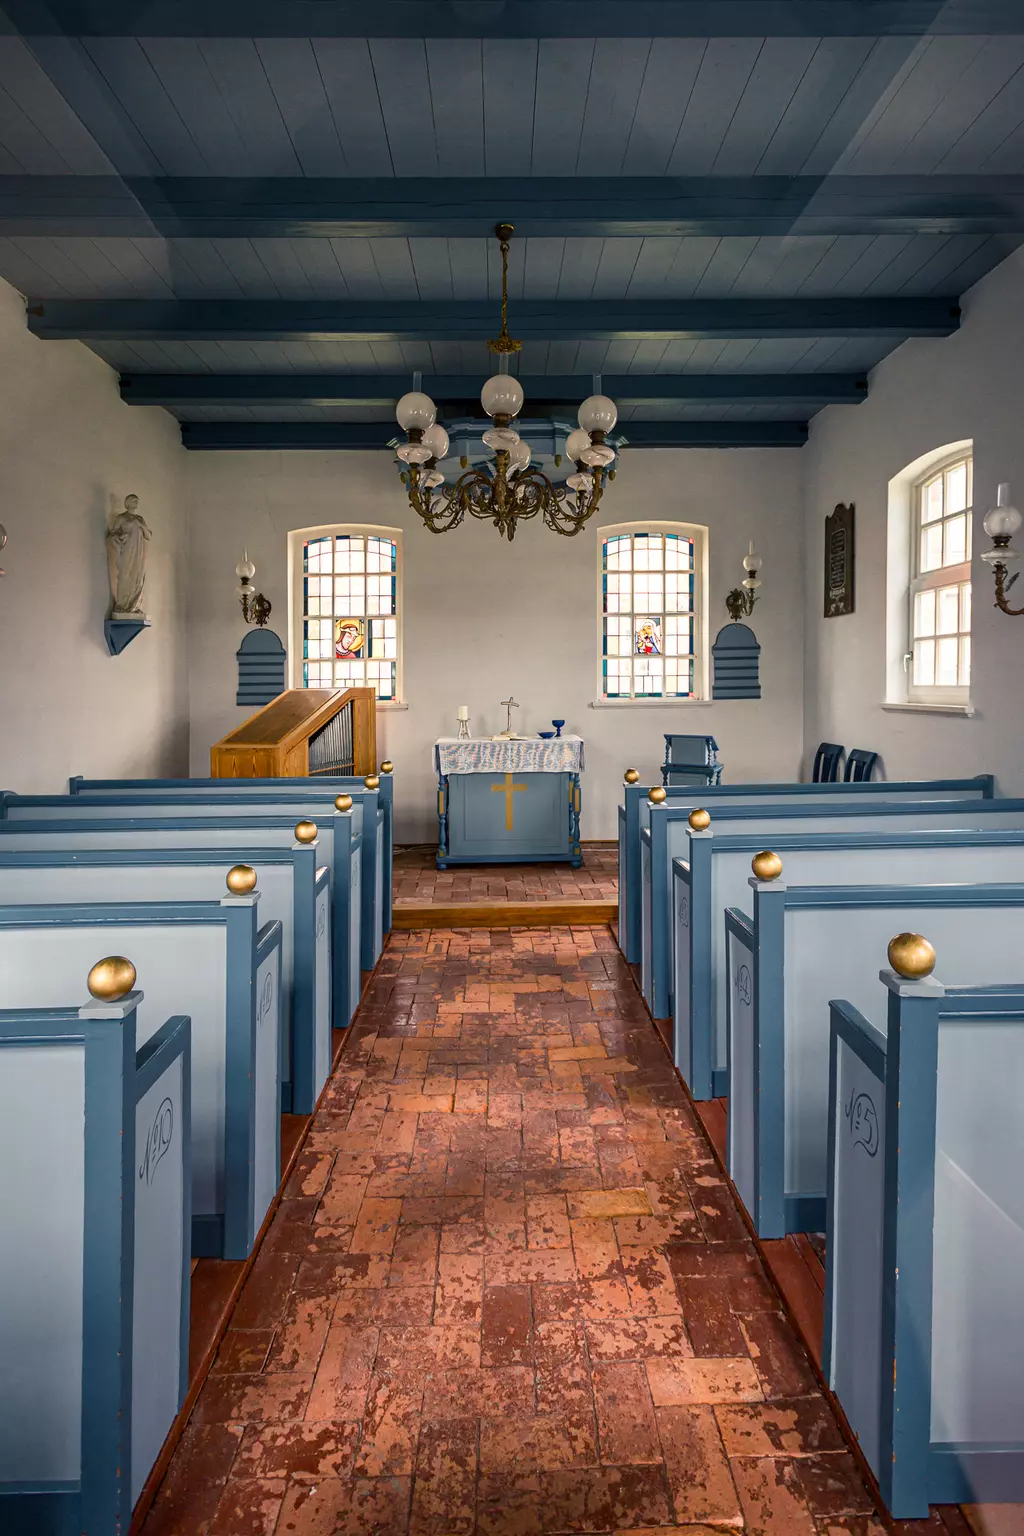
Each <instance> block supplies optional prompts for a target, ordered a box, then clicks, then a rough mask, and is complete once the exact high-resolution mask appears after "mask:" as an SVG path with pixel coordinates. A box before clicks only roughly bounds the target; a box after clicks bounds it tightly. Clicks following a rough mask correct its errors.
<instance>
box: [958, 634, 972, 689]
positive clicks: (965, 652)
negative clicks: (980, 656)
mask: <svg viewBox="0 0 1024 1536" xmlns="http://www.w3.org/2000/svg"><path fill="white" fill-rule="evenodd" d="M960 686H961V688H969V687H970V686H971V637H970V635H961V636H960Z"/></svg>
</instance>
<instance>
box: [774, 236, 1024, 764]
mask: <svg viewBox="0 0 1024 1536" xmlns="http://www.w3.org/2000/svg"><path fill="white" fill-rule="evenodd" d="M961 305H962V309H963V319H962V324H961V328H960V330H959V331H958V332H957V333H956V334H954V335H953V336H949V337H946V338H941V339H922V340H915V341H909V342H906V343H905V344H904V345H903V346H902V347H900V348H899V349H898V350H897V351H896V352H894V353H892V354H891V355H890V356H889V357H888V358H886V359H885V360H884V361H883V362H882V363H880V364H879V365H878V367H877V368H876V369H874V371H873V372H872V374H871V377H870V388H869V392H868V398H867V400H866V401H865V402H864V403H863V404H861V405H858V406H857V407H855V408H853V407H842V406H831V407H829V408H828V409H827V410H825V411H822V412H821V413H820V414H819V415H818V416H816V417H815V418H814V420H813V421H812V423H811V433H810V441H809V443H808V445H807V447H806V448H805V449H804V450H803V458H804V486H805V518H806V525H805V526H806V540H805V559H806V570H807V588H806V623H805V634H806V661H805V673H804V676H805V742H806V756H807V759H808V760H809V757H810V755H811V754H813V751H814V748H815V745H816V744H817V742H818V741H820V740H828V741H839V742H842V743H843V744H844V745H845V746H847V747H851V746H858V747H868V748H874V749H876V750H878V751H880V752H881V753H882V756H883V761H884V769H885V772H886V775H887V777H889V778H916V777H921V776H929V775H934V774H936V773H942V774H951V775H952V774H957V775H959V774H969V773H977V772H980V771H990V772H993V773H995V774H996V775H997V776H998V779H999V785H1000V788H1001V789H1002V791H1003V792H1004V793H1007V794H1014V793H1016V794H1020V793H1024V710H1022V707H1021V705H1022V696H1024V670H1022V665H1021V662H1022V657H1024V619H1012V618H1008V617H1007V616H1006V615H1004V614H1001V613H999V612H997V611H996V609H995V608H994V607H993V606H992V576H991V573H990V571H989V569H988V568H987V567H986V566H985V564H984V563H983V562H982V561H981V560H980V559H979V554H980V552H981V550H983V549H985V548H987V547H988V543H989V541H988V540H987V539H986V537H985V534H984V531H983V529H982V526H981V522H982V518H983V517H984V515H985V511H986V510H987V508H988V507H990V506H991V505H992V504H993V503H994V501H995V495H996V485H997V483H998V482H999V481H1000V480H1008V481H1009V482H1010V486H1011V491H1012V493H1013V498H1014V500H1015V502H1016V504H1017V505H1020V504H1021V502H1022V500H1024V430H1022V416H1021V410H1022V402H1024V252H1021V251H1018V252H1016V253H1015V254H1014V255H1012V256H1010V257H1009V258H1008V259H1007V260H1006V261H1005V262H1003V263H1002V264H1001V265H1000V266H999V267H997V268H996V269H995V270H994V271H993V272H991V273H989V275H988V276H987V277H985V278H983V279H982V281H981V282H980V283H978V284H977V285H976V286H975V287H974V288H972V289H971V290H970V291H969V292H968V293H967V294H966V295H965V296H964V298H963V299H962V301H961ZM964 439H972V440H973V443H974V565H973V572H972V581H973V587H974V605H973V678H972V686H971V695H972V707H973V709H974V713H973V715H971V716H964V715H949V714H945V715H944V714H936V713H929V712H926V711H916V712H910V711H895V710H886V709H884V708H883V702H884V700H885V698H886V684H887V677H886V670H887V651H886V557H887V510H888V498H889V482H890V481H892V480H895V479H896V478H897V477H898V476H900V475H901V474H902V472H903V471H904V470H905V469H906V468H907V466H908V465H910V464H912V463H913V462H914V461H915V460H918V459H920V458H922V457H923V456H924V455H927V454H930V453H932V452H933V451H934V450H936V449H938V448H940V447H942V446H944V445H947V444H951V443H956V442H959V441H962V440H964ZM851 501H852V502H854V503H855V504H856V508H857V512H856V609H855V612H854V613H853V614H851V615H848V616H846V617H843V618H837V619H825V618H823V617H822V566H823V560H824V527H825V517H826V515H827V514H828V513H829V512H831V511H832V508H833V507H834V506H835V505H836V503H837V502H851ZM1018 542H1019V541H1018ZM1022 585H1024V583H1018V588H1019V587H1020V586H1022ZM1011 601H1012V602H1013V603H1014V604H1015V606H1021V605H1022V604H1024V594H1019V592H1018V589H1017V588H1015V589H1014V592H1013V593H1012V594H1011ZM889 686H890V694H891V689H892V686H893V668H892V666H891V664H890V671H889ZM808 766H809V762H808V761H805V764H804V769H805V773H806V770H807V767H808Z"/></svg>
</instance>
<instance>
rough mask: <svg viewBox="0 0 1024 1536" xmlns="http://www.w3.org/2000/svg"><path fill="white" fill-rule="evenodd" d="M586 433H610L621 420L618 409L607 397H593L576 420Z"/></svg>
mask: <svg viewBox="0 0 1024 1536" xmlns="http://www.w3.org/2000/svg"><path fill="white" fill-rule="evenodd" d="M576 419H577V421H578V422H579V424H580V426H581V427H582V428H583V430H584V431H585V432H610V431H611V430H612V428H613V427H614V425H615V423H616V422H617V421H618V419H619V411H618V407H617V405H616V404H615V401H614V400H609V398H608V396H607V395H591V396H590V397H589V398H588V399H586V400H584V402H583V404H582V405H581V406H580V410H579V415H578V417H577V418H576Z"/></svg>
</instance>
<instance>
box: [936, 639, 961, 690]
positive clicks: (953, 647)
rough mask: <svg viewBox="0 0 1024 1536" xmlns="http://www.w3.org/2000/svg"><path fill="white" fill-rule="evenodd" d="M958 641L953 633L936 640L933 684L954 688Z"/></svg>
mask: <svg viewBox="0 0 1024 1536" xmlns="http://www.w3.org/2000/svg"><path fill="white" fill-rule="evenodd" d="M959 662H960V643H959V641H958V640H957V638H956V636H955V635H950V636H949V637H948V638H946V639H942V640H939V641H937V642H936V660H935V685H936V687H938V688H955V687H956V685H957V677H958V675H959Z"/></svg>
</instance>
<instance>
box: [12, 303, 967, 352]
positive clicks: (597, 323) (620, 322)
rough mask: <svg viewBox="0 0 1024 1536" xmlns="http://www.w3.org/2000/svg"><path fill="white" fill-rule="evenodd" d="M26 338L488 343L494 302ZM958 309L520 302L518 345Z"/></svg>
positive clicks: (920, 322) (781, 330)
mask: <svg viewBox="0 0 1024 1536" xmlns="http://www.w3.org/2000/svg"><path fill="white" fill-rule="evenodd" d="M27 318H28V328H29V330H30V331H31V332H32V333H33V335H35V336H39V337H42V338H43V339H47V340H51V341H103V340H105V339H115V338H123V339H126V340H132V339H136V340H140V341H142V340H147V339H149V340H155V341H199V340H202V341H255V340H266V341H274V340H277V341H328V340H330V339H331V338H337V339H339V340H343V339H345V338H351V339H353V340H360V339H362V340H369V339H372V340H373V341H375V342H376V341H402V340H408V341H415V340H423V341H429V340H431V339H442V338H444V339H446V340H450V341H486V339H487V337H488V336H489V335H490V334H491V332H492V331H493V330H494V304H493V301H492V300H491V299H481V300H479V301H477V300H473V299H448V300H433V301H431V302H430V303H421V302H419V301H417V300H412V299H378V300H377V301H376V302H368V301H365V300H355V301H354V300H350V299H336V300H332V301H331V302H329V303H324V302H322V301H319V300H308V299H218V300H210V299H98V300H91V299H46V300H45V301H40V302H35V301H33V302H30V303H29V307H28V317H27ZM959 325H960V307H959V304H958V303H957V301H956V299H955V298H903V299H888V298H860V299H819V298H802V299H777V298H770V299H748V298H743V299H678V300H675V301H673V302H672V303H669V304H666V303H663V302H659V301H657V300H651V299H632V300H631V299H614V300H613V299H608V300H595V301H590V302H587V301H581V300H561V299H531V298H524V299H521V300H519V301H518V302H517V304H516V311H515V327H516V334H517V335H518V336H519V337H520V338H521V339H522V340H523V341H580V340H590V341H604V340H615V339H620V338H624V337H628V338H630V339H635V338H637V337H642V338H647V339H659V340H660V339H664V340H685V341H692V340H693V339H694V338H695V337H707V338H709V339H710V338H726V337H732V336H791V337H799V336H810V337H820V336H857V335H868V336H889V337H897V338H899V339H900V340H903V339H905V338H906V337H908V336H950V335H952V333H953V332H954V331H955V330H957V329H958V327H959Z"/></svg>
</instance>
